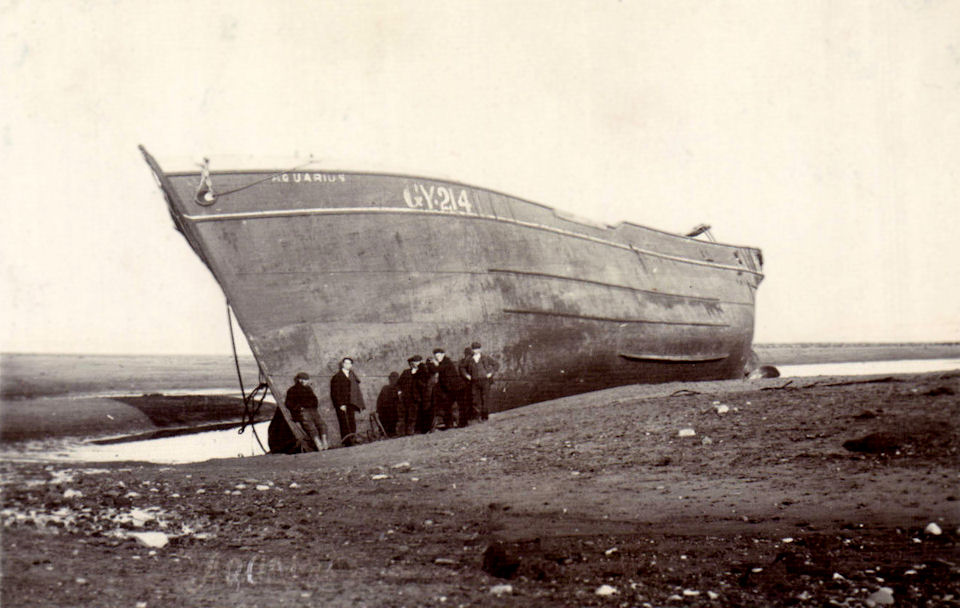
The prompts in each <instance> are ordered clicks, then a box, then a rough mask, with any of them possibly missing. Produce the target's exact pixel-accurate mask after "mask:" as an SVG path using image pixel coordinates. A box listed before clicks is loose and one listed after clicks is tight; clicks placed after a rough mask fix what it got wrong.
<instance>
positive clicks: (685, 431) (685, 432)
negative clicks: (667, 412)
mask: <svg viewBox="0 0 960 608" xmlns="http://www.w3.org/2000/svg"><path fill="white" fill-rule="evenodd" d="M696 434H697V432H696V431H695V430H693V429H680V432H678V433H677V437H693V436H694V435H696Z"/></svg>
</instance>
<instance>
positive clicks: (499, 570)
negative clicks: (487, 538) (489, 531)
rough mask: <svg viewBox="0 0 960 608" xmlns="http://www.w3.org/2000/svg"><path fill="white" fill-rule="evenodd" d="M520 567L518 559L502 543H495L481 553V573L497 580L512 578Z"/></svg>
mask: <svg viewBox="0 0 960 608" xmlns="http://www.w3.org/2000/svg"><path fill="white" fill-rule="evenodd" d="M519 567H520V558H519V557H517V556H516V555H514V554H513V553H512V552H511V551H509V550H508V549H507V547H506V546H504V544H503V543H500V542H495V543H493V544H492V545H490V546H489V547H487V550H486V551H484V552H483V565H482V566H481V568H483V571H484V572H486V573H487V574H490V575H492V576H495V577H497V578H513V576H514V575H515V574H516V573H517V569H518V568H519Z"/></svg>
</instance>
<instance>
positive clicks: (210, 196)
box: [193, 158, 316, 207]
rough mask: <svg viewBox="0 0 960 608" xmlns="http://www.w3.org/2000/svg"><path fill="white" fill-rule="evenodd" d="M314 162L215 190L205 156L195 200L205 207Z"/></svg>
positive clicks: (208, 163)
mask: <svg viewBox="0 0 960 608" xmlns="http://www.w3.org/2000/svg"><path fill="white" fill-rule="evenodd" d="M314 162H316V161H314V160H313V159H310V160H309V161H307V162H305V163H303V164H302V165H298V166H296V167H293V168H290V169H284V170H283V171H277V172H275V173H271V174H269V175H267V176H266V177H264V178H263V179H258V180H256V181H254V182H250V183H249V184H244V185H242V186H238V187H236V188H233V189H232V190H224V191H223V192H215V191H214V190H213V182H212V181H211V179H210V161H209V159H206V158H204V159H203V164H202V165H200V167H201V173H200V185H199V186H197V192H196V194H195V195H194V197H193V200H194V201H196V203H197V204H198V205H202V206H204V207H209V206H210V205H212V204H213V203H214V202H215V200H216V199H218V198H220V197H221V196H227V195H229V194H235V193H237V192H240V191H241V190H246V189H247V188H253V187H254V186H256V185H257V184H262V183H263V182H265V181H269V180H271V179H273V178H275V177H277V176H278V175H284V174H285V173H291V172H293V171H299V170H300V169H303V168H304V167H308V166H310V165H312V164H313V163H314Z"/></svg>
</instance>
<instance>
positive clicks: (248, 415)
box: [227, 300, 269, 454]
mask: <svg viewBox="0 0 960 608" xmlns="http://www.w3.org/2000/svg"><path fill="white" fill-rule="evenodd" d="M227 327H229V328H230V346H231V347H232V348H233V364H234V365H235V366H236V368H237V380H238V381H239V382H240V394H241V395H242V396H243V418H242V419H241V422H240V430H239V431H237V434H238V435H243V431H245V430H246V429H247V421H248V420H249V424H250V429H251V430H252V431H253V437H254V439H256V440H257V444H258V445H259V446H260V449H261V450H263V453H264V454H267V453H268V452H269V450H267V448H265V447H263V442H262V441H260V436H259V435H258V434H257V427H256V426H254V424H253V423H254V421H255V418H256V416H257V414H259V413H260V407H261V406H262V405H263V400H264V399H266V398H267V390H266V389H267V383H266V382H264V381H263V380H264V378H263V370H260V383H259V384H258V385H257V388H255V389H253V392H252V393H250V397H249V399H248V398H247V391H246V389H244V387H243V374H241V373H240V358H239V357H238V356H237V341H236V339H235V338H234V336H233V315H232V314H231V313H230V301H229V300H227ZM261 389H262V390H263V396H262V397H260V404H259V405H258V406H257V409H255V410H253V411H252V412H251V411H250V404H251V403H252V402H253V400H254V399H256V395H257V392H258V391H260V390H261Z"/></svg>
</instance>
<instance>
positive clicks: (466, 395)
mask: <svg viewBox="0 0 960 608" xmlns="http://www.w3.org/2000/svg"><path fill="white" fill-rule="evenodd" d="M472 356H473V350H471V349H470V347H469V346H468V347H467V348H465V349H463V358H462V359H460V361H459V362H458V363H457V371H459V372H460V377H461V378H463V385H464V386H463V390H462V391H460V397H459V399H457V405H458V410H459V412H458V414H457V426H459V427H465V426H467V424H468V423H469V422H470V421H471V420H473V419H474V418H476V417H477V409H476V407H475V406H474V403H473V394H472V393H471V391H470V369H469V364H470V357H472Z"/></svg>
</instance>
